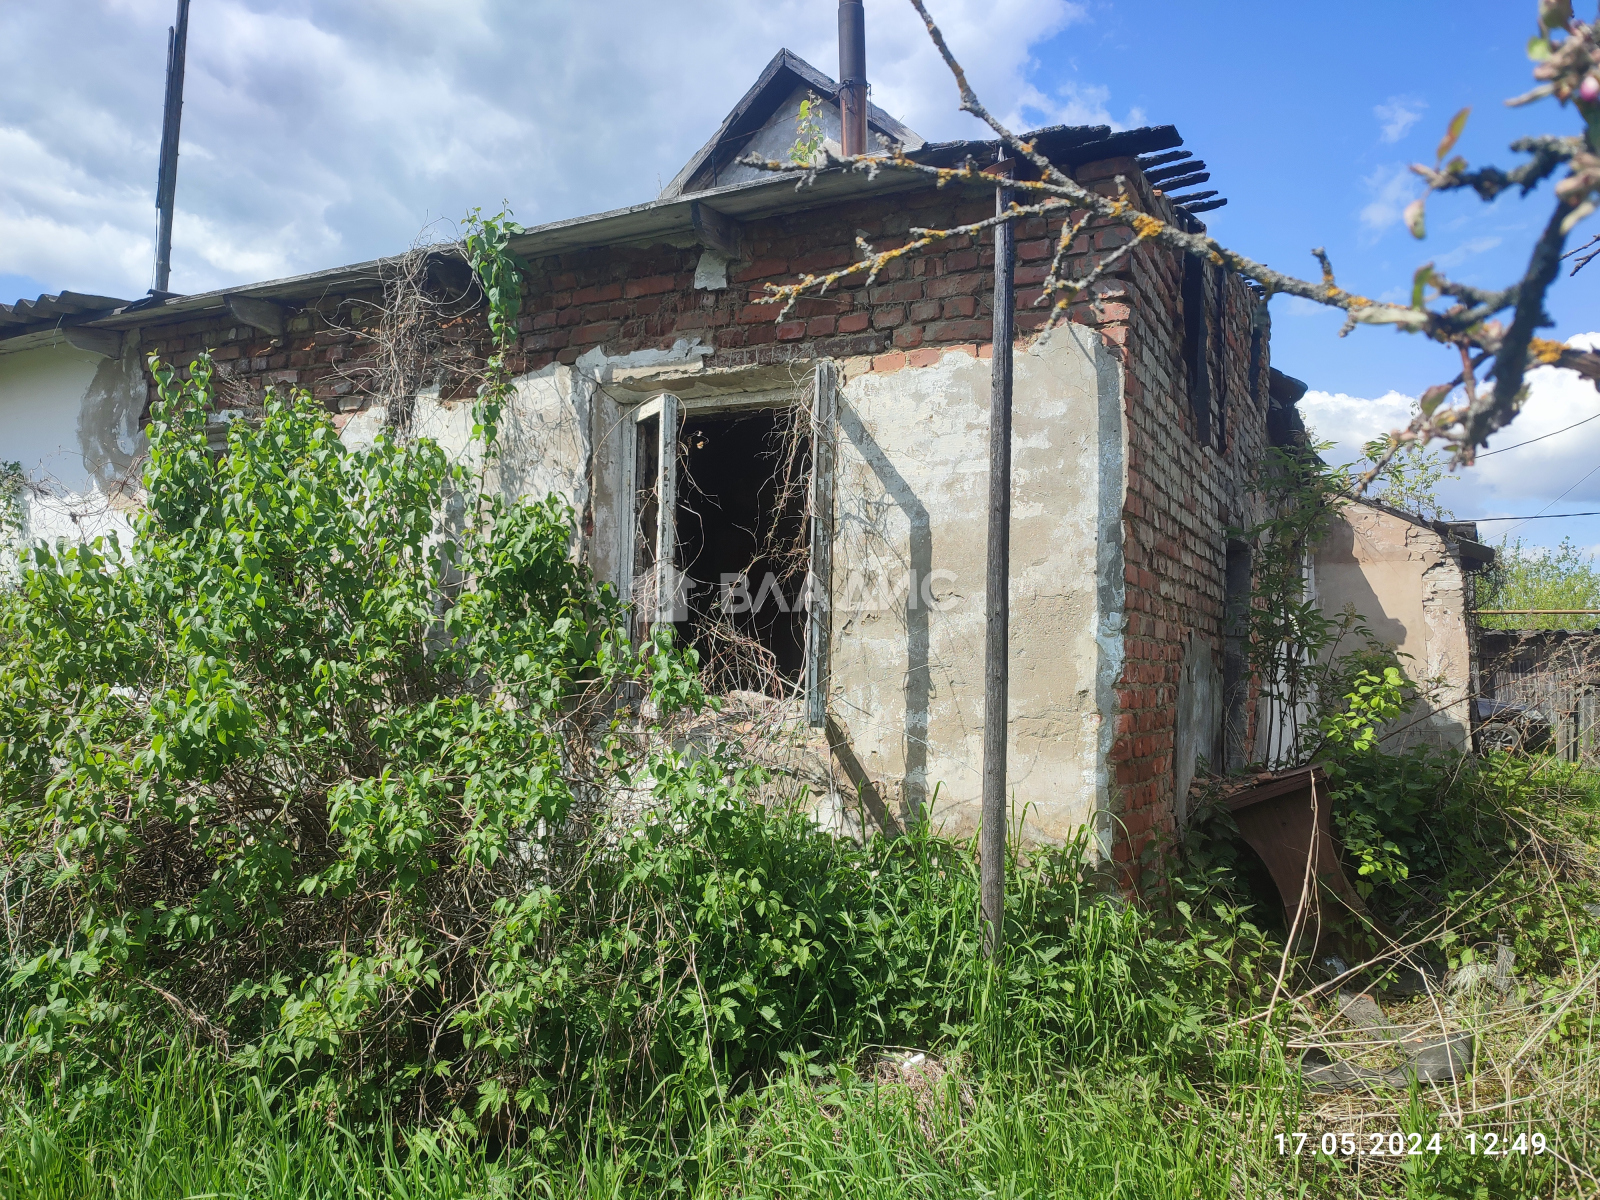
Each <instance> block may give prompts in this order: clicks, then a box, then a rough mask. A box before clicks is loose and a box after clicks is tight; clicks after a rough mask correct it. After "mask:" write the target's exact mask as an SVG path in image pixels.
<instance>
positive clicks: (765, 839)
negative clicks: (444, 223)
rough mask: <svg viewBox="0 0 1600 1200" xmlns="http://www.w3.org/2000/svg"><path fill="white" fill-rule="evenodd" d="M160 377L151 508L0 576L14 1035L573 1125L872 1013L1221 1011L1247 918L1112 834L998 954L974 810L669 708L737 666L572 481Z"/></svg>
mask: <svg viewBox="0 0 1600 1200" xmlns="http://www.w3.org/2000/svg"><path fill="white" fill-rule="evenodd" d="M160 378H161V386H162V395H161V400H160V402H159V403H158V404H157V405H156V406H155V408H154V410H153V420H152V424H151V428H150V437H151V459H150V464H149V467H148V470H147V472H146V476H145V484H146V487H147V489H148V493H149V502H148V506H147V509H146V511H145V512H144V513H143V514H142V515H141V516H140V517H139V519H138V521H137V524H136V532H135V536H134V540H133V543H132V544H131V545H130V546H126V547H124V546H120V545H118V544H116V543H115V542H100V543H96V544H95V545H93V546H71V545H65V544H63V545H60V546H57V547H56V548H54V549H51V548H47V547H42V546H41V547H37V548H35V549H34V550H32V551H31V552H30V553H29V555H28V558H27V562H26V570H25V572H24V575H23V577H22V580H21V582H20V585H19V586H18V587H17V588H16V589H15V590H14V591H11V592H10V593H8V594H6V595H5V596H4V598H3V599H0V631H3V636H4V642H3V645H0V754H3V756H4V759H3V762H4V775H3V780H0V843H3V845H4V877H3V886H4V890H5V901H6V910H7V912H9V913H10V914H11V915H12V919H13V922H14V930H13V932H14V937H13V938H12V940H11V942H10V944H9V945H10V949H9V951H8V961H7V963H6V981H5V984H4V988H5V1003H6V1010H5V1011H6V1012H7V1013H8V1016H7V1017H6V1025H5V1036H4V1053H5V1055H6V1056H7V1057H8V1058H9V1059H10V1060H12V1061H18V1062H21V1063H23V1064H24V1065H26V1064H29V1063H32V1064H33V1065H34V1066H35V1068H37V1069H42V1068H43V1065H44V1064H45V1063H47V1062H50V1061H58V1060H59V1059H60V1057H61V1056H63V1055H65V1056H68V1057H73V1056H77V1057H81V1058H85V1061H92V1059H93V1057H94V1056H95V1055H98V1054H102V1053H121V1051H118V1050H115V1048H116V1047H119V1046H126V1045H127V1044H129V1043H130V1041H137V1040H138V1039H139V1038H141V1037H144V1036H148V1032H149V1030H150V1029H151V1028H163V1029H167V1030H172V1031H180V1032H182V1033H183V1034H185V1035H186V1036H191V1037H194V1038H198V1039H200V1040H202V1041H207V1042H210V1043H212V1044H213V1045H214V1046H215V1047H216V1048H217V1050H218V1051H219V1052H220V1053H222V1054H223V1055H225V1056H226V1057H227V1058H228V1059H229V1060H230V1061H232V1062H233V1063H235V1064H237V1065H240V1066H243V1067H246V1068H248V1069H250V1070H253V1071H256V1072H258V1073H260V1075H261V1077H262V1078H265V1079H268V1080H272V1081H280V1082H281V1081H283V1080H286V1079H289V1078H293V1079H294V1080H295V1081H296V1088H297V1089H298V1094H301V1095H302V1096H303V1097H304V1098H305V1102H306V1103H313V1104H317V1105H330V1106H332V1111H337V1112H340V1113H347V1114H361V1113H373V1112H377V1111H379V1110H380V1109H382V1108H384V1107H386V1106H391V1105H399V1106H402V1107H403V1108H404V1110H405V1111H411V1112H416V1113H420V1114H428V1115H430V1116H431V1117H434V1118H441V1119H446V1120H451V1121H454V1122H456V1123H457V1124H458V1125H460V1126H461V1127H463V1128H499V1127H502V1126H504V1127H506V1128H510V1127H512V1126H515V1127H518V1128H521V1129H523V1130H524V1131H525V1132H526V1131H535V1130H542V1131H546V1133H547V1134H553V1133H554V1131H557V1130H559V1129H561V1128H563V1127H566V1126H568V1125H569V1124H570V1123H571V1122H573V1121H584V1122H592V1121H593V1120H594V1119H595V1118H596V1116H597V1114H603V1115H605V1116H606V1118H607V1119H608V1120H615V1121H619V1122H624V1123H626V1122H627V1121H631V1120H635V1119H637V1120H642V1121H645V1122H646V1123H653V1124H654V1125H656V1126H659V1127H662V1128H667V1129H672V1128H676V1127H679V1126H680V1125H682V1124H684V1123H685V1122H687V1121H691V1120H693V1119H697V1118H698V1117H699V1116H700V1115H703V1113H704V1112H705V1110H706V1108H707V1106H711V1105H720V1104H723V1103H726V1102H727V1101H728V1099H729V1098H730V1097H731V1096H733V1095H734V1094H736V1093H737V1092H739V1091H740V1090H741V1089H743V1088H746V1087H747V1086H749V1085H750V1084H751V1083H752V1082H756V1081H759V1080H760V1079H761V1078H763V1077H764V1076H765V1075H766V1074H767V1073H770V1072H771V1071H773V1070H781V1069H783V1068H784V1064H788V1065H789V1066H792V1067H796V1068H798V1067H799V1066H801V1065H803V1064H806V1063H810V1062H812V1061H813V1060H814V1059H816V1058H817V1057H818V1056H819V1055H821V1054H823V1053H824V1052H826V1053H827V1054H829V1055H832V1056H835V1057H837V1056H839V1055H845V1056H849V1055H851V1054H853V1053H855V1052H856V1050H857V1049H858V1048H860V1047H862V1046H865V1045H872V1044H910V1045H920V1046H928V1045H932V1044H934V1043H938V1044H940V1045H943V1046H946V1047H949V1048H952V1049H954V1050H957V1051H970V1052H972V1053H974V1054H975V1055H977V1056H978V1057H979V1059H980V1060H981V1061H986V1062H990V1063H994V1064H998V1063H999V1062H1001V1061H1002V1060H1006V1061H1012V1062H1014V1063H1015V1062H1017V1061H1019V1060H1020V1061H1023V1062H1026V1063H1031V1064H1033V1066H1034V1067H1038V1068H1041V1069H1042V1068H1044V1067H1046V1066H1047V1065H1048V1064H1049V1063H1060V1062H1064V1061H1065V1062H1080V1063H1089V1062H1095V1061H1107V1060H1109V1059H1110V1058H1112V1057H1115V1056H1127V1055H1136V1056H1144V1057H1147V1058H1153V1059H1181V1058H1182V1057H1183V1056H1184V1055H1186V1054H1188V1053H1191V1052H1193V1051H1194V1050H1195V1049H1196V1048H1197V1047H1198V1045H1199V1044H1200V1037H1201V1031H1202V1027H1203V1019H1204V1016H1205V1014H1206V1013H1207V1012H1208V1011H1209V1009H1210V1008H1211V1007H1214V1005H1215V1004H1217V1003H1221V1002H1224V1001H1225V1000H1226V998H1227V992H1228V987H1227V984H1226V983H1225V982H1218V983H1216V984H1215V986H1213V984H1212V982H1211V981H1212V979H1213V976H1218V977H1219V978H1220V976H1221V975H1222V974H1225V972H1224V971H1223V967H1224V966H1226V965H1227V964H1226V961H1225V959H1224V957H1223V956H1221V955H1219V954H1218V953H1217V951H1216V948H1215V946H1209V945H1203V944H1202V942H1203V940H1204V939H1203V938H1201V937H1199V935H1197V934H1195V933H1194V932H1193V931H1192V930H1191V931H1190V933H1189V934H1188V935H1187V938H1186V940H1185V939H1178V940H1170V939H1162V938H1160V937H1158V936H1156V935H1157V933H1158V932H1159V930H1158V927H1157V925H1156V923H1155V922H1154V920H1153V918H1152V917H1151V916H1150V915H1149V914H1147V913H1144V912H1142V911H1140V910H1137V909H1134V908H1130V907H1128V906H1126V905H1123V904H1120V903H1117V902H1113V901H1112V900H1109V899H1107V898H1106V897H1105V896H1104V895H1103V894H1102V892H1101V890H1100V888H1099V887H1098V886H1096V885H1094V884H1093V883H1091V881H1090V879H1089V877H1088V875H1087V873H1086V869H1085V866H1084V855H1083V845H1082V843H1079V844H1076V845H1074V846H1069V847H1066V848H1064V849H1061V850H1057V851H1049V852H1040V853H1038V854H1036V855H1035V856H1033V857H1032V858H1030V859H1029V860H1027V861H1016V862H1014V863H1013V864H1012V869H1013V880H1012V884H1011V888H1010V893H1009V896H1008V906H1007V918H1006V919H1007V938H1008V942H1009V946H1010V953H1009V955H1008V958H1007V960H1006V961H1005V963H1004V964H1002V965H1001V966H1000V967H999V968H998V969H992V968H991V967H990V966H989V965H988V964H987V963H986V961H985V960H984V958H983V957H982V955H981V953H980V947H979V942H978V933H977V922H976V919H975V915H976V913H977V909H978V882H977V875H976V869H975V865H974V862H973V855H972V852H971V847H970V846H968V845H965V844H959V843H953V842H949V841H946V840H942V839H940V838H938V837H936V836H934V835H932V834H931V833H930V832H929V831H927V830H925V829H914V830H913V831H912V833H911V834H910V835H909V836H907V837H904V838H901V839H898V840H893V841H886V840H873V841H871V842H869V843H867V844H866V845H858V844H856V843H853V842H850V841H848V840H840V839H838V838H835V837H834V836H832V835H830V834H828V833H826V832H824V831H822V830H820V829H818V828H817V827H816V826H815V824H814V823H813V822H812V821H811V819H810V818H809V817H808V816H807V815H806V814H805V813H804V812H802V811H799V810H798V809H791V808H785V807H768V806H767V805H766V804H764V803H762V802H761V799H760V797H761V796H763V795H766V794H767V792H769V791H770V789H765V790H764V789H763V785H764V783H765V782H766V780H765V777H764V776H763V774H762V772H761V771H760V770H759V769H758V768H756V767H754V766H752V765H751V764H749V763H748V762H745V761H743V760H741V758H740V757H739V756H738V755H737V754H736V753H735V752H734V749H733V748H731V747H728V746H713V747H711V748H710V749H699V750H695V751H693V752H689V751H685V752H683V753H677V752H674V751H673V750H672V749H671V748H670V739H669V738H667V737H665V736H664V735H663V734H662V733H661V732H660V731H659V730H656V729H652V728H650V727H648V725H647V722H646V721H645V719H644V718H643V717H642V716H641V715H640V711H644V712H651V713H653V714H656V716H662V717H664V716H669V715H671V714H673V713H674V712H691V713H692V712H695V711H698V710H699V709H701V708H703V707H704V706H705V704H706V703H707V701H706V698H705V697H704V695H703V693H702V692H701V690H700V687H699V684H698V682H697V679H696V675H695V662H694V659H693V655H692V652H688V651H681V650H679V649H676V648H674V647H673V645H672V644H671V641H670V637H669V636H667V635H665V634H663V635H658V636H657V637H656V638H655V639H654V640H652V641H650V642H647V643H645V644H644V645H643V646H638V647H636V646H634V645H632V644H630V641H629V639H628V637H627V636H626V633H625V625H624V619H623V610H622V608H621V607H620V606H619V604H618V603H617V602H616V600H615V598H614V597H613V596H612V595H611V594H610V592H609V591H608V590H606V589H604V588H600V587H596V586H595V584H594V582H593V581H592V579H591V578H590V577H589V575H588V574H587V572H586V571H585V569H584V568H583V567H581V566H580V565H578V564H576V563H575V562H574V561H573V558H572V555H571V514H570V513H569V512H568V511H567V510H565V509H564V508H563V507H562V506H561V505H560V504H559V503H558V502H556V501H555V500H553V499H552V500H547V501H544V502H541V503H537V504H519V505H504V504H501V503H499V502H497V501H495V500H493V499H492V498H491V497H489V496H487V495H485V494H483V493H482V492H481V490H480V489H479V487H478V484H477V481H475V480H474V479H473V478H471V477H470V476H469V475H467V474H466V473H465V472H464V471H463V470H462V469H461V468H460V467H458V466H455V465H452V464H451V463H449V462H448V461H447V459H446V457H445V456H444V454H443V453H442V451H441V450H440V449H439V448H438V447H437V446H436V445H434V444H432V443H430V442H428V441H426V440H417V441H413V442H402V441H398V440H396V439H393V438H390V437H387V436H384V437H380V438H379V439H378V441H377V443H376V444H375V445H374V446H373V447H372V448H371V449H370V450H363V451H359V452H352V451H348V450H347V449H346V448H345V447H344V446H343V445H342V444H341V443H340V441H339V438H338V436H337V432H336V430H335V428H334V427H333V425H332V423H331V422H330V420H329V419H328V417H327V415H326V414H325V413H324V412H323V411H322V410H321V409H320V408H319V407H317V406H316V405H315V404H314V403H313V402H312V401H311V399H310V398H309V397H308V396H306V395H304V394H303V393H297V394H294V395H291V396H288V397H276V398H272V399H271V400H270V401H269V403H268V404H267V406H266V409H265V412H264V414H263V416H262V417H261V419H260V421H259V422H258V423H249V422H242V421H241V422H235V423H234V424H233V426H232V427H231V429H230V431H229V434H228V439H227V445H226V447H225V449H224V450H223V451H222V452H221V453H216V452H214V451H213V449H212V448H211V447H209V446H208V444H207V440H206V413H207V411H208V409H209V408H210V406H211V391H210V372H209V364H208V363H207V362H206V361H205V360H204V359H202V360H200V361H199V362H197V363H196V364H195V365H194V368H193V370H192V373H191V374H190V377H189V378H188V379H187V380H184V381H179V380H178V379H177V378H176V377H175V376H174V375H173V374H172V373H170V372H168V371H165V370H162V371H161V372H160ZM636 695H638V696H647V697H648V698H649V705H648V706H647V707H646V708H645V709H644V710H638V709H637V708H636V706H634V705H633V703H632V701H631V700H630V697H631V696H636ZM641 797H642V798H643V801H642V808H638V809H637V811H638V815H637V816H635V817H632V818H629V819H625V820H624V819H621V818H618V817H615V816H613V815H612V814H613V813H614V812H622V811H627V807H628V806H627V805H622V806H621V807H618V803H619V801H620V800H622V799H624V798H632V801H633V802H635V803H636V804H637V803H638V802H639V801H640V798H641Z"/></svg>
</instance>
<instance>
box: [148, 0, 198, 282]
mask: <svg viewBox="0 0 1600 1200" xmlns="http://www.w3.org/2000/svg"><path fill="white" fill-rule="evenodd" d="M188 47H189V0H178V23H177V24H176V25H174V26H172V28H170V29H168V30H167V101H166V105H165V108H164V109H163V111H162V119H161V169H160V173H159V174H158V176H157V178H156V208H157V209H158V210H159V212H160V214H161V216H160V223H159V225H158V226H157V227H156V279H155V283H156V285H155V287H153V288H151V289H150V290H151V293H152V294H154V295H157V296H164V295H166V294H167V285H168V284H169V283H170V282H171V281H172V209H173V205H174V203H175V200H176V197H177V191H178V129H179V127H180V125H181V124H182V123H183V67H184V60H185V59H186V58H187V56H188Z"/></svg>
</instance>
